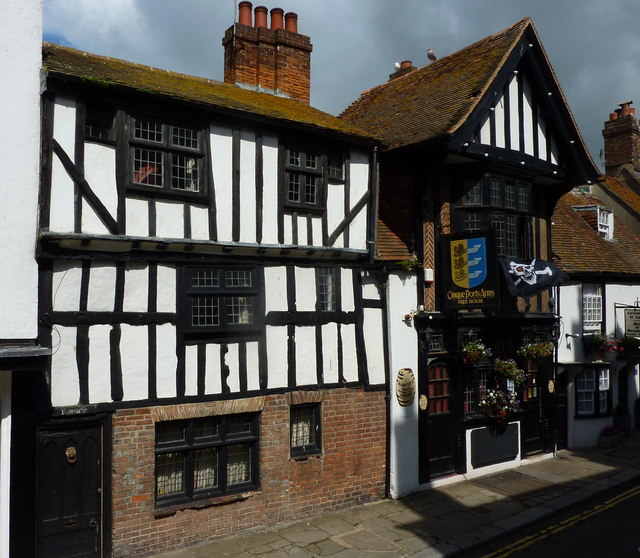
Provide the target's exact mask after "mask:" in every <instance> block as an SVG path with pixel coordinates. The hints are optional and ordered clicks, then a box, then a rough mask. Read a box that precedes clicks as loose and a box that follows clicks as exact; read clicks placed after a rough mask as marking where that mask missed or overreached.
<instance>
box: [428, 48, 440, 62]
mask: <svg viewBox="0 0 640 558" xmlns="http://www.w3.org/2000/svg"><path fill="white" fill-rule="evenodd" d="M427 58H428V59H429V60H431V62H435V61H436V60H437V59H438V57H437V56H436V53H435V52H433V50H431V49H429V50H428V51H427Z"/></svg>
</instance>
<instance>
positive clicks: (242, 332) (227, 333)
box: [177, 265, 264, 341]
mask: <svg viewBox="0 0 640 558" xmlns="http://www.w3.org/2000/svg"><path fill="white" fill-rule="evenodd" d="M198 272H205V273H206V272H210V273H215V274H218V284H217V286H206V285H205V286H194V278H195V277H196V274H197V273H198ZM228 272H230V273H234V272H239V273H243V274H245V273H246V274H249V276H250V277H251V286H228V285H227V284H226V279H227V273H228ZM177 289H178V322H179V325H180V327H181V329H182V331H183V333H184V335H185V337H186V338H187V339H188V340H194V341H198V340H202V339H206V340H213V339H222V340H226V341H232V340H234V339H235V338H242V339H244V340H246V339H247V338H248V337H252V336H257V335H258V334H259V333H260V331H261V329H262V327H263V323H264V316H263V315H262V313H263V306H264V304H263V293H262V288H261V284H260V281H259V274H258V270H257V268H256V267H255V266H247V265H244V266H243V265H225V266H215V267H214V266H185V267H184V268H183V270H182V273H181V274H180V281H179V282H178V285H177ZM198 297H207V298H210V299H211V302H213V299H215V300H216V301H217V309H218V312H219V313H218V318H219V319H218V323H216V324H213V323H211V324H200V325H196V324H194V300H195V299H196V298H198ZM233 297H241V298H248V299H250V300H251V312H252V320H251V321H250V322H247V323H233V320H232V319H231V318H232V313H230V312H229V303H230V302H231V303H232V301H231V300H230V299H232V298H233Z"/></svg>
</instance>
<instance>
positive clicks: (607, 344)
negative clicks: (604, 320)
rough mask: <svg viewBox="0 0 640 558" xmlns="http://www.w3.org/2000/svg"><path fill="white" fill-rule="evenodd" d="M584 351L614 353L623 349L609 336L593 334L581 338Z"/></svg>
mask: <svg viewBox="0 0 640 558" xmlns="http://www.w3.org/2000/svg"><path fill="white" fill-rule="evenodd" d="M582 342H583V343H584V350H585V352H586V353H587V354H588V353H601V354H607V353H615V352H616V351H618V350H620V351H624V347H623V346H622V345H620V342H619V341H618V340H617V339H616V338H615V337H614V336H613V335H611V334H605V333H594V334H593V335H585V336H584V337H583V338H582Z"/></svg>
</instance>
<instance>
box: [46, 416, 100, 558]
mask: <svg viewBox="0 0 640 558" xmlns="http://www.w3.org/2000/svg"><path fill="white" fill-rule="evenodd" d="M103 436H104V428H103V425H102V424H101V423H97V424H96V423H91V424H74V425H66V426H64V427H63V426H60V425H56V427H51V428H48V427H41V428H39V429H38V432H37V455H36V466H37V470H36V537H35V543H36V556H37V557H38V558H66V557H74V558H100V557H101V556H103V552H104V532H105V529H104V525H103V524H104V498H103V495H104V494H105V490H104V486H103V484H104V482H103V471H104V456H103V446H104V444H103Z"/></svg>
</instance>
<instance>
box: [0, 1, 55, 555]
mask: <svg viewBox="0 0 640 558" xmlns="http://www.w3.org/2000/svg"><path fill="white" fill-rule="evenodd" d="M41 48H42V0H7V1H6V2H3V5H2V10H0V75H2V79H3V87H2V88H1V89H0V130H1V132H0V166H1V167H2V181H1V182H0V232H1V233H2V239H3V242H2V272H1V273H0V557H2V558H9V529H10V522H11V519H10V478H11V463H10V448H11V425H12V398H11V392H12V379H13V377H14V376H15V375H19V374H21V373H22V370H23V369H25V368H30V367H33V366H37V365H40V366H41V365H42V362H41V359H42V357H43V356H45V355H46V354H47V350H46V349H41V348H40V347H38V346H37V336H38V267H37V264H36V260H35V252H34V251H35V242H36V223H37V218H38V187H39V176H40V68H41V60H42V55H41ZM26 457H29V456H26Z"/></svg>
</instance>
